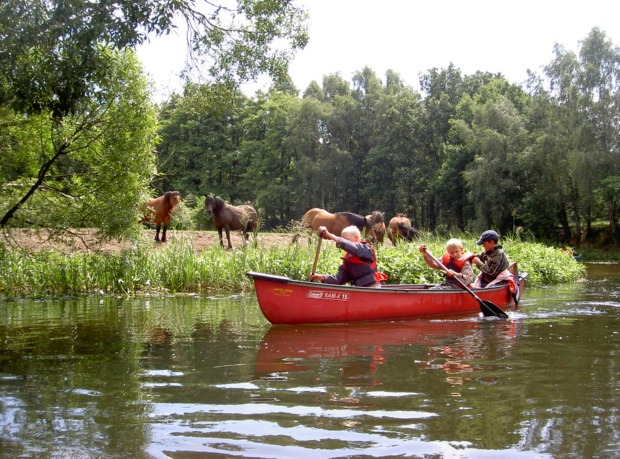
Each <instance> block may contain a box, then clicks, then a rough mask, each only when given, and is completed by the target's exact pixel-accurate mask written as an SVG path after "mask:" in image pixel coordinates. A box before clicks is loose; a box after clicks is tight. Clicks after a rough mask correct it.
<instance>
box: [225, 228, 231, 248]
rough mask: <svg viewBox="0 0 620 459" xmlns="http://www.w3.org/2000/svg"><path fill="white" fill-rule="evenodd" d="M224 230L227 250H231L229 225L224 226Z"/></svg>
mask: <svg viewBox="0 0 620 459" xmlns="http://www.w3.org/2000/svg"><path fill="white" fill-rule="evenodd" d="M224 229H225V230H226V239H228V250H230V249H232V242H230V227H229V225H226V226H224Z"/></svg>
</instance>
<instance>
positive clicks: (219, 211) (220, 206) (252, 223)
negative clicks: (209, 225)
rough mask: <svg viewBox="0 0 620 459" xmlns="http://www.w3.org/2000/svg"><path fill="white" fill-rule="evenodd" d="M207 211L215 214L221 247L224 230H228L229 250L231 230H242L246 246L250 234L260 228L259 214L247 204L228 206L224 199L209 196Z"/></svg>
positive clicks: (206, 201)
mask: <svg viewBox="0 0 620 459" xmlns="http://www.w3.org/2000/svg"><path fill="white" fill-rule="evenodd" d="M205 210H206V211H207V212H208V213H210V214H213V222H214V223H215V227H216V228H217V232H218V234H219V236H220V245H221V246H222V247H224V241H223V240H222V229H224V230H226V239H228V249H231V248H232V243H231V242H230V231H231V230H233V231H237V230H241V231H242V232H243V244H244V245H245V243H246V242H247V240H248V238H249V237H250V234H249V233H253V232H254V231H256V229H257V228H258V213H257V212H256V209H255V208H254V207H252V206H249V205H247V204H242V205H240V206H231V205H229V204H226V202H224V200H223V199H221V198H218V197H214V196H211V195H209V196H207V197H206V199H205Z"/></svg>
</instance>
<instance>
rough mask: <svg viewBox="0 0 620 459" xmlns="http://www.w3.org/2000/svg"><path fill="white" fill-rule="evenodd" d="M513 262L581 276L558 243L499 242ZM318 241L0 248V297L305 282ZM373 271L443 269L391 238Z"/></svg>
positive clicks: (421, 273) (437, 242)
mask: <svg viewBox="0 0 620 459" xmlns="http://www.w3.org/2000/svg"><path fill="white" fill-rule="evenodd" d="M445 240H446V239H445V238H441V239H439V238H437V237H427V238H425V240H424V243H425V244H426V245H427V247H428V248H429V250H430V251H431V252H432V253H433V254H435V255H436V256H440V255H441V254H442V253H443V252H444V244H445ZM462 240H463V243H464V246H465V248H466V249H468V250H471V251H479V250H481V248H480V247H478V246H476V245H475V238H462ZM501 242H502V244H503V246H504V250H505V251H506V253H507V254H508V256H509V258H510V260H511V261H516V262H518V267H519V271H520V272H528V274H529V276H528V278H527V283H528V285H539V284H557V283H563V282H573V281H575V280H577V279H579V278H582V277H583V276H584V275H585V267H584V265H583V264H580V263H577V262H576V261H575V260H574V259H573V257H572V256H571V255H570V254H568V253H566V252H564V251H561V250H558V249H557V248H553V247H547V246H544V245H542V244H539V243H535V242H523V241H521V240H519V239H502V241H501ZM316 249H317V245H316V240H314V241H313V243H311V244H308V245H298V244H285V245H284V244H283V245H281V246H272V247H265V246H263V245H262V244H261V242H260V234H259V236H258V242H252V243H250V244H248V245H247V246H246V247H244V248H238V249H234V250H224V249H222V248H221V247H220V246H219V245H215V246H213V247H212V248H211V249H209V250H203V251H201V252H196V250H195V249H194V247H193V245H192V241H191V240H190V239H188V238H181V239H177V240H172V241H170V242H169V243H168V244H165V245H163V246H161V247H157V248H153V246H152V245H150V244H145V243H139V244H136V245H134V246H131V247H129V248H127V249H125V250H123V251H122V252H121V253H120V254H103V253H100V254H88V253H71V254H66V253H62V252H57V251H52V250H43V251H37V252H30V251H25V250H14V249H9V248H4V247H2V246H0V270H1V271H2V273H3V275H2V276H0V295H1V296H2V297H4V298H19V297H29V298H41V297H48V296H52V297H53V296H60V295H79V294H112V293H113V294H128V295H132V294H140V293H149V294H169V293H181V292H183V293H204V292H216V293H217V292H222V293H224V292H244V291H249V290H251V289H252V288H253V285H252V283H251V281H250V280H249V279H248V277H247V276H246V274H245V273H246V272H248V271H258V272H264V273H270V274H278V275H284V276H288V277H290V278H293V279H304V280H305V279H307V278H308V276H309V274H310V271H311V270H312V264H313V262H314V258H315V254H316ZM341 257H342V251H340V250H338V249H337V248H336V247H335V244H333V243H328V242H325V243H323V244H322V246H321V252H320V256H319V261H318V265H317V272H322V273H333V272H335V271H336V270H337V269H338V266H339V264H340V261H341ZM377 257H378V268H379V270H380V271H382V272H384V273H386V274H388V276H389V280H388V282H387V283H392V284H399V283H435V282H440V281H441V279H442V278H443V273H441V272H440V271H436V270H432V269H430V268H428V267H427V266H426V264H425V263H424V261H423V259H422V256H421V254H420V252H419V251H418V243H416V242H414V243H406V242H403V243H401V244H398V245H397V246H392V245H390V244H389V243H388V244H383V245H379V246H378V247H377Z"/></svg>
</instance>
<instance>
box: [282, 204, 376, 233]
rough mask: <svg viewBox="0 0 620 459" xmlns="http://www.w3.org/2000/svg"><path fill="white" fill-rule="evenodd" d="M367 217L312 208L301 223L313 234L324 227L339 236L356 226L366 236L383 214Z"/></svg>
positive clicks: (374, 213) (373, 214)
mask: <svg viewBox="0 0 620 459" xmlns="http://www.w3.org/2000/svg"><path fill="white" fill-rule="evenodd" d="M369 217H370V218H369ZM369 217H364V216H362V215H358V214H354V213H352V212H336V213H335V214H332V213H330V212H328V211H326V210H324V209H319V208H318V207H314V208H312V209H310V210H309V211H308V212H306V213H305V214H304V216H303V217H302V219H301V222H302V225H303V226H304V227H305V228H307V229H309V230H312V231H315V232H316V231H317V230H318V228H319V226H324V227H325V228H327V231H329V232H330V233H332V234H334V235H336V236H340V235H341V233H342V230H343V229H344V228H346V227H347V226H351V225H353V226H357V228H358V229H359V230H360V231H361V232H362V233H363V232H364V231H366V234H367V235H368V234H369V233H370V232H371V231H372V227H373V224H374V219H379V218H380V219H383V214H382V213H381V212H378V211H375V212H373V213H372V215H370V216H369ZM296 240H297V236H296V237H295V238H294V239H293V242H295V241H296Z"/></svg>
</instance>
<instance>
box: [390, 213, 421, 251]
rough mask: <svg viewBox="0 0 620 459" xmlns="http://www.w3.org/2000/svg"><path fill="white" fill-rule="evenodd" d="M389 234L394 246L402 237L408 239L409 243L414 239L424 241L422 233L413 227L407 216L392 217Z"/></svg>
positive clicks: (397, 215)
mask: <svg viewBox="0 0 620 459" xmlns="http://www.w3.org/2000/svg"><path fill="white" fill-rule="evenodd" d="M387 233H388V237H389V238H390V241H392V244H394V245H396V242H397V241H398V239H399V238H401V237H403V238H405V239H407V240H408V241H409V242H411V241H413V239H414V238H415V239H422V233H420V231H418V230H417V228H415V227H413V226H411V221H410V220H409V219H408V218H407V216H406V215H405V214H396V216H395V217H392V219H391V220H390V223H389V225H388V230H387Z"/></svg>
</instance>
